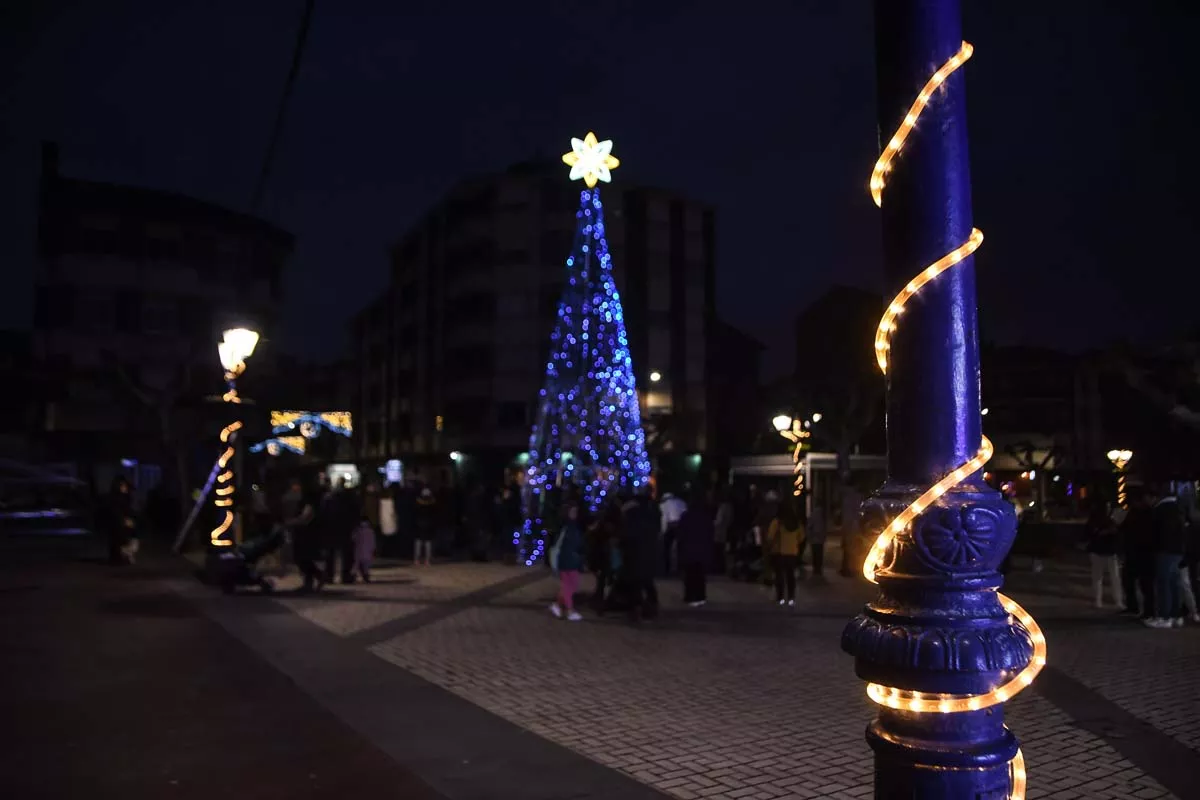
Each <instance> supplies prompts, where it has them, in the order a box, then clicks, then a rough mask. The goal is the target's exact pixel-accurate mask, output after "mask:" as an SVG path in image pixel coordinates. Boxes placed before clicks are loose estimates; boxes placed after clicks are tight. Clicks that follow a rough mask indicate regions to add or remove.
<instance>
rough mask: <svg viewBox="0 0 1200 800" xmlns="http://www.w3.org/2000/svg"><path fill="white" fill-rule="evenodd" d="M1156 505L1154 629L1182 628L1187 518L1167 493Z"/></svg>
mask: <svg viewBox="0 0 1200 800" xmlns="http://www.w3.org/2000/svg"><path fill="white" fill-rule="evenodd" d="M1158 494H1160V495H1161V497H1160V499H1159V500H1158V502H1157V503H1155V504H1154V616H1153V617H1152V618H1151V619H1148V620H1146V625H1147V626H1149V627H1151V628H1172V627H1174V628H1182V627H1183V617H1182V616H1180V613H1179V612H1180V603H1181V600H1182V597H1181V594H1180V591H1179V567H1180V565H1181V563H1182V562H1183V553H1184V544H1185V542H1184V527H1183V514H1182V513H1180V511H1179V503H1178V502H1177V501H1176V499H1175V496H1174V495H1173V494H1171V493H1170V492H1167V491H1165V490H1160V491H1159V492H1158Z"/></svg>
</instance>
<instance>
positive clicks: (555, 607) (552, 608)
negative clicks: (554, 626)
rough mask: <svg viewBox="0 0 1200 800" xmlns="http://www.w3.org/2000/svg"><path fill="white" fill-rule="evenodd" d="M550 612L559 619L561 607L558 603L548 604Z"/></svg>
mask: <svg viewBox="0 0 1200 800" xmlns="http://www.w3.org/2000/svg"><path fill="white" fill-rule="evenodd" d="M550 613H551V614H553V615H554V616H556V617H558V618H559V619H562V607H561V606H559V604H558V603H551V604H550Z"/></svg>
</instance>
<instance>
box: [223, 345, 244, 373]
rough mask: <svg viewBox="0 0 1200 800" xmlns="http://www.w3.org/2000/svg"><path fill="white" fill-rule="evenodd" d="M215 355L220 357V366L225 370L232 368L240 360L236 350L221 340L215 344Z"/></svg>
mask: <svg viewBox="0 0 1200 800" xmlns="http://www.w3.org/2000/svg"><path fill="white" fill-rule="evenodd" d="M217 355H218V356H219V357H220V359H221V366H222V367H224V368H225V369H226V370H227V371H228V370H233V369H235V368H236V367H237V365H238V364H240V363H242V360H241V359H240V358H238V357H237V351H236V350H235V349H234V347H233V345H232V344H230V343H229V342H221V343H219V344H218V345H217Z"/></svg>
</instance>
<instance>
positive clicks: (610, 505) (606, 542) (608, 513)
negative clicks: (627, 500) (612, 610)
mask: <svg viewBox="0 0 1200 800" xmlns="http://www.w3.org/2000/svg"><path fill="white" fill-rule="evenodd" d="M621 525H622V519H621V506H620V503H618V502H617V500H616V499H615V498H613V499H611V500H608V501H606V502H605V503H604V505H603V506H602V507H601V509H600V515H599V519H598V520H596V522H595V523H594V524H593V525H591V526H589V528H588V531H587V562H588V569H590V570H591V571H592V574H593V575H595V576H596V587H595V589H594V591H593V592H592V605H593V606H594V607H595V608H596V610H597V611H601V612H602V611H603V610H604V595H605V592H606V591H608V588H609V586H611V585H613V584H614V583H615V582H616V574H615V571H614V569H613V564H614V558H613V557H614V554H615V553H616V552H619V548H620V539H621Z"/></svg>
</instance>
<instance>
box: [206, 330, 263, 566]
mask: <svg viewBox="0 0 1200 800" xmlns="http://www.w3.org/2000/svg"><path fill="white" fill-rule="evenodd" d="M257 345H258V334H257V333H256V332H254V331H252V330H250V329H248V328H230V329H229V330H227V331H225V333H224V338H223V339H222V340H221V342H220V344H218V345H217V354H218V355H219V356H220V359H221V366H222V367H223V368H224V369H225V386H226V390H225V393H224V394H223V395H221V399H222V400H224V401H225V402H226V403H231V404H234V405H239V404H241V402H242V398H241V397H240V396H239V395H238V391H237V379H238V377H239V376H241V374H242V373H243V372H245V371H246V359H247V358H249V357H250V356H251V355H253V354H254V348H255V346H257ZM241 428H242V421H241V420H237V419H235V420H234V421H233V422H230V423H229V424H228V425H226V426H225V427H224V428H222V429H221V445H222V447H223V448H224V449H223V450H222V452H221V455H220V456H219V457H218V459H217V479H216V487H215V488H214V489H213V496H214V498H215V499H214V500H213V505H215V506H216V507H217V511H218V517H219V518H220V520H221V521H220V522H219V523H218V524H217V527H215V528H213V529H212V531H211V532H210V533H209V543H210V544H211V545H212V546H213V547H218V548H219V547H228V546H229V545H231V544H233V539H230V538H226V534H227V533H228V532H229V529H230V528H232V527H233V526H234V520H235V519H236V516H235V512H234V500H235V498H234V494H235V492H236V491H237V484H236V483H235V482H234V471H233V469H232V468H231V467H230V462H231V461H232V460H233V458H234V456H235V455H236V454H237V438H238V431H239V430H241Z"/></svg>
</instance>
